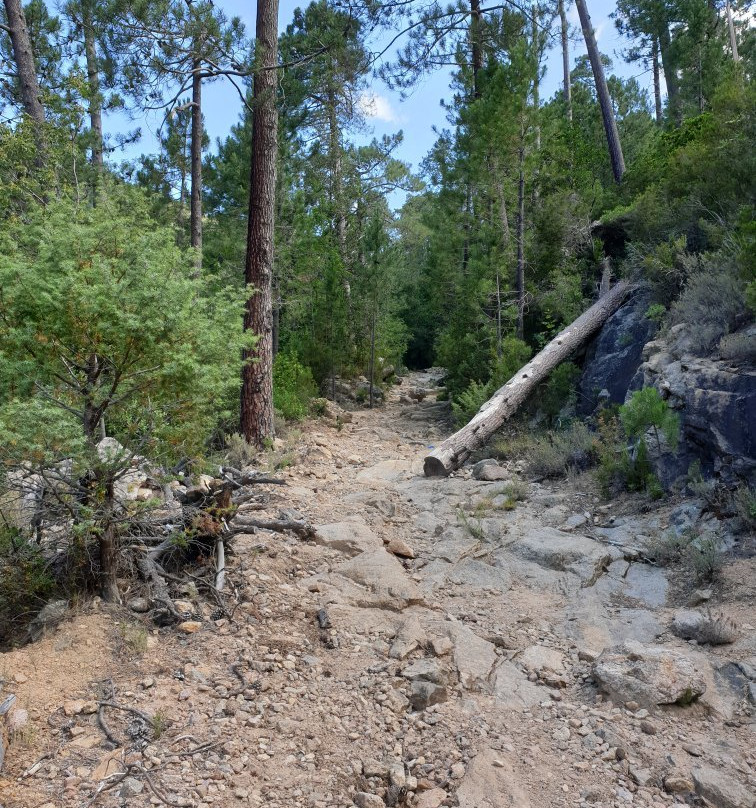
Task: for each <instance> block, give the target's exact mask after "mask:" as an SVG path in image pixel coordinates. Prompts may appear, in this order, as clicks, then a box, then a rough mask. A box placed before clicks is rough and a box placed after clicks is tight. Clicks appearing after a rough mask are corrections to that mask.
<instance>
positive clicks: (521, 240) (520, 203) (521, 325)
mask: <svg viewBox="0 0 756 808" xmlns="http://www.w3.org/2000/svg"><path fill="white" fill-rule="evenodd" d="M518 162H519V170H520V174H519V177H518V181H517V273H516V278H515V288H516V290H517V336H518V337H519V338H520V339H523V337H524V336H525V120H524V117H523V116H522V115H521V116H520V148H519V152H518Z"/></svg>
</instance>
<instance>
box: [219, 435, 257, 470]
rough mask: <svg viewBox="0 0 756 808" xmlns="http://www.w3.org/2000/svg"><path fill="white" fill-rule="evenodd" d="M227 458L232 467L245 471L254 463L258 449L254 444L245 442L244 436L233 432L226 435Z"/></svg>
mask: <svg viewBox="0 0 756 808" xmlns="http://www.w3.org/2000/svg"><path fill="white" fill-rule="evenodd" d="M225 444H226V446H225V457H226V460H227V462H228V464H229V465H230V466H233V467H234V468H237V469H243V468H244V467H245V466H248V465H250V464H251V463H253V462H254V460H255V457H256V456H257V449H255V447H254V446H252V444H250V443H247V441H246V440H244V435H240V434H239V433H238V432H232V433H231V434H230V435H226V439H225Z"/></svg>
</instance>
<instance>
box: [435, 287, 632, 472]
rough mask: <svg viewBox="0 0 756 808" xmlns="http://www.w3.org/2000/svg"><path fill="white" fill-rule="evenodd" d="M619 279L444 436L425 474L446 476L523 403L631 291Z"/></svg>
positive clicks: (485, 440)
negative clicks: (459, 426)
mask: <svg viewBox="0 0 756 808" xmlns="http://www.w3.org/2000/svg"><path fill="white" fill-rule="evenodd" d="M632 288H633V287H632V286H631V285H630V284H629V283H627V281H621V282H620V283H618V284H617V285H616V286H615V287H614V288H613V289H612V290H611V291H610V292H608V293H607V294H606V295H604V296H603V297H601V298H599V300H598V301H597V302H596V303H594V304H593V305H592V306H591V307H590V308H589V309H588V310H587V311H585V312H583V314H581V315H580V317H578V318H577V320H575V321H574V322H573V323H571V324H570V325H568V326H567V328H565V329H564V330H563V331H561V332H560V333H559V334H557V336H556V337H554V339H553V340H551V342H550V343H549V344H548V345H547V346H546V347H545V348H544V349H543V350H542V351H541V352H540V353H539V354H537V355H536V356H535V357H534V358H533V359H531V360H530V362H528V364H527V365H525V366H524V367H522V368H520V370H518V371H517V373H516V374H515V375H514V376H513V377H512V378H511V379H510V380H509V381H508V382H507V383H506V384H505V385H504V386H503V387H500V388H499V389H498V390H497V391H496V393H495V394H494V395H493V396H492V397H491V398H490V399H489V400H488V401H487V402H486V403H485V404H484V405H483V406H482V407H481V408H480V410H478V413H477V415H476V416H475V417H474V418H473V419H472V421H470V423H468V424H467V425H466V426H463V427H462V429H460V430H459V431H458V432H455V433H454V434H453V435H452V436H451V437H450V438H447V439H446V440H445V441H444V442H443V443H442V444H441V445H440V446H438V447H437V448H435V449H434V450H433V451H432V452H431V453H430V454H429V455H427V457H426V458H425V463H424V471H425V476H426V477H445V476H447V475H448V474H450V473H451V472H452V471H454V469H457V468H459V467H460V466H461V465H462V464H463V463H464V462H465V460H467V459H468V458H469V457H470V455H471V454H472V453H473V452H474V451H475V450H476V449H479V448H480V447H481V446H484V445H485V444H486V442H487V441H488V440H489V438H490V437H491V436H492V435H493V434H494V433H495V432H496V431H497V430H498V429H499V428H500V427H501V425H502V424H503V423H504V421H506V420H507V418H509V417H511V416H512V415H514V413H515V412H517V410H518V409H519V408H520V407H521V406H522V404H524V403H525V401H526V400H527V399H528V397H529V396H530V395H531V394H532V393H533V392H534V391H535V389H536V387H537V386H538V385H539V384H540V383H541V382H542V381H544V380H545V379H546V378H547V377H548V375H549V374H550V373H551V371H552V370H553V369H554V368H555V367H556V366H557V365H559V364H560V363H561V362H564V360H565V359H567V358H568V357H569V356H570V355H571V354H572V353H574V352H575V351H576V350H577V349H578V348H579V347H580V346H581V345H583V344H584V343H585V342H586V341H587V340H588V338H589V337H590V336H591V335H592V334H593V333H595V332H596V331H597V330H598V329H599V328H600V327H601V326H602V325H603V324H604V323H605V322H606V320H607V319H608V318H609V316H610V315H611V314H613V313H614V312H615V311H616V310H617V309H618V308H619V307H620V306H621V305H622V304H623V303H624V302H625V300H626V299H627V297H628V295H629V294H630V292H631V291H632Z"/></svg>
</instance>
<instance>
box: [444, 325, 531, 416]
mask: <svg viewBox="0 0 756 808" xmlns="http://www.w3.org/2000/svg"><path fill="white" fill-rule="evenodd" d="M530 355H531V350H530V347H529V346H528V345H526V343H524V342H523V341H522V340H521V339H517V337H506V338H505V339H504V340H502V344H501V356H500V357H498V358H497V359H495V360H494V361H493V363H492V365H491V374H490V377H489V380H488V382H487V383H486V384H483V383H481V382H479V381H476V380H475V379H473V380H472V381H470V382H469V383H468V385H467V387H466V388H465V389H464V390H462V392H460V393H457V394H456V395H455V396H453V397H452V412H453V413H454V420H455V422H456V423H457V424H458V425H459V426H462V425H464V424H466V423H467V422H468V421H469V420H470V419H471V418H472V417H473V416H474V415H475V414H476V413H477V412H478V410H479V409H480V408H481V406H483V404H485V403H486V401H488V399H489V398H491V396H492V395H493V394H494V393H495V392H496V391H497V390H498V389H499V388H500V387H501V386H502V385H504V384H506V383H507V382H508V381H509V380H510V379H511V378H512V376H514V375H515V373H517V371H518V370H519V369H520V368H521V367H522V366H523V365H525V364H527V362H528V360H529V359H530ZM439 400H441V399H439Z"/></svg>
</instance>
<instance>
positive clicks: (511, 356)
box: [489, 337, 533, 395]
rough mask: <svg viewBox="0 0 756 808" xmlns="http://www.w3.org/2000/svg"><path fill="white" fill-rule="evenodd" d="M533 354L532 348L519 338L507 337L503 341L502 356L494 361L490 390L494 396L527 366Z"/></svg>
mask: <svg viewBox="0 0 756 808" xmlns="http://www.w3.org/2000/svg"><path fill="white" fill-rule="evenodd" d="M532 353H533V352H532V350H531V349H530V346H529V345H528V344H527V343H525V342H523V341H522V340H521V339H517V337H505V338H504V339H503V340H502V342H501V356H500V357H498V358H497V359H495V360H494V362H493V365H492V367H491V379H490V381H489V389H490V391H491V394H492V395H493V393H494V392H496V390H498V389H499V388H500V387H501V386H502V385H504V384H506V383H507V382H508V381H509V380H510V379H511V378H512V376H514V375H515V373H517V371H518V370H519V369H520V368H521V367H522V366H523V365H525V364H527V362H528V361H529V360H530V357H531V355H532Z"/></svg>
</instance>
